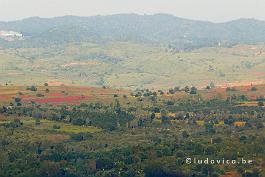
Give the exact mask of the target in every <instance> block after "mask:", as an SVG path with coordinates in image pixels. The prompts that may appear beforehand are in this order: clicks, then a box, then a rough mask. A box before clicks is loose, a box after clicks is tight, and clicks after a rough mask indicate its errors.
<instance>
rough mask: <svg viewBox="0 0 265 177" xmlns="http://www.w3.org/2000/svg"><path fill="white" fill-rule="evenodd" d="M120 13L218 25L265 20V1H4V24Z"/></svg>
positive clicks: (0, 14) (0, 16)
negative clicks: (161, 15)
mask: <svg viewBox="0 0 265 177" xmlns="http://www.w3.org/2000/svg"><path fill="white" fill-rule="evenodd" d="M117 13H139V14H154V13H169V14H173V15H176V16H179V17H185V18H190V19H199V20H208V21H214V22H223V21H228V20H232V19H237V18H256V19H261V20H265V0H0V21H8V20H15V19H22V18H25V17H31V16H40V17H54V16H64V15H78V16H91V15H107V14H117Z"/></svg>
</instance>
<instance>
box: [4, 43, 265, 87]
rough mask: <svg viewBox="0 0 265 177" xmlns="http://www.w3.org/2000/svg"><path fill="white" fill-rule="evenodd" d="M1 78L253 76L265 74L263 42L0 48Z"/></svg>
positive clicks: (190, 81)
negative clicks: (180, 47)
mask: <svg viewBox="0 0 265 177" xmlns="http://www.w3.org/2000/svg"><path fill="white" fill-rule="evenodd" d="M0 63H1V65H0V67H1V69H0V82H1V84H2V85H4V84H6V82H8V83H9V84H34V83H35V84H43V83H44V82H50V81H56V82H61V83H64V84H77V85H91V86H103V85H105V86H111V87H117V88H119V87H125V88H139V87H149V88H152V87H155V88H161V87H164V88H167V87H172V86H176V85H177V86H184V85H196V86H205V85H207V84H209V83H210V82H211V81H213V82H215V84H224V83H229V82H255V81H263V80H264V79H265V72H264V68H265V46H264V45H237V46H234V47H232V48H221V47H219V48H201V49H195V50H192V51H189V52H183V51H179V50H176V49H175V48H174V47H172V46H170V45H155V44H153V45H151V44H142V43H132V42H111V43H105V44H93V43H70V44H65V45H54V46H50V47H45V48H17V49H1V50H0Z"/></svg>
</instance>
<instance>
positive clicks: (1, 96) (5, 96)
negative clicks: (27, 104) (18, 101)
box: [0, 95, 12, 100]
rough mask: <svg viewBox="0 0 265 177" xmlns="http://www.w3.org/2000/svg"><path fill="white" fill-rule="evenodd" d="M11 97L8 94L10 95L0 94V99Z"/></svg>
mask: <svg viewBox="0 0 265 177" xmlns="http://www.w3.org/2000/svg"><path fill="white" fill-rule="evenodd" d="M11 98H12V96H10V95H0V100H9V99H11Z"/></svg>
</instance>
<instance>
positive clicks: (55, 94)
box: [49, 93, 64, 97]
mask: <svg viewBox="0 0 265 177" xmlns="http://www.w3.org/2000/svg"><path fill="white" fill-rule="evenodd" d="M49 96H50V97H63V96H64V95H63V94H62V93H50V94H49Z"/></svg>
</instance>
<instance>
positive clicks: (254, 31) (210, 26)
mask: <svg viewBox="0 0 265 177" xmlns="http://www.w3.org/2000/svg"><path fill="white" fill-rule="evenodd" d="M0 31H14V32H17V33H19V34H23V40H4V39H3V38H0V47H45V46H49V45H52V44H64V43H69V42H92V43H106V42H112V41H115V42H117V41H118V42H137V43H152V44H166V45H170V46H172V47H174V48H176V49H180V50H183V49H192V48H200V47H211V46H218V45H221V46H231V45H235V44H238V43H243V44H256V43H264V42H265V22H264V21H259V20H255V19H239V20H234V21H230V22H226V23H211V22H205V21H194V20H188V19H183V18H178V17H175V16H172V15H167V14H156V15H136V14H119V15H110V16H92V17H77V16H64V17H56V18H50V19H46V18H39V17H32V18H27V19H24V20H20V21H11V22H0Z"/></svg>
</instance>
